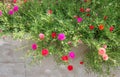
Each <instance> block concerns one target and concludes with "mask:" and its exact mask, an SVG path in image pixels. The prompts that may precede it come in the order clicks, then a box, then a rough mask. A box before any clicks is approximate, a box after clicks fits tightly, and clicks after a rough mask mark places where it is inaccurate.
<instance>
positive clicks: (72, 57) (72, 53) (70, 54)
mask: <svg viewBox="0 0 120 77" xmlns="http://www.w3.org/2000/svg"><path fill="white" fill-rule="evenodd" d="M69 57H70V58H71V59H74V58H75V53H74V52H73V51H71V52H69Z"/></svg>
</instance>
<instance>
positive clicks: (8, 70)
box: [0, 63, 25, 77]
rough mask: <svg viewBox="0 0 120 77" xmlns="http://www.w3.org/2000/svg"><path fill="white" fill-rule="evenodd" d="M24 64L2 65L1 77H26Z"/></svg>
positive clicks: (0, 67)
mask: <svg viewBox="0 0 120 77" xmlns="http://www.w3.org/2000/svg"><path fill="white" fill-rule="evenodd" d="M24 67H25V64H24V63H0V77H25V68H24Z"/></svg>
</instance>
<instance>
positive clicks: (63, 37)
mask: <svg viewBox="0 0 120 77" xmlns="http://www.w3.org/2000/svg"><path fill="white" fill-rule="evenodd" d="M65 38H66V37H65V34H64V33H60V34H58V40H60V41H63V40H65Z"/></svg>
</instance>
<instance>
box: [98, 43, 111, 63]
mask: <svg viewBox="0 0 120 77" xmlns="http://www.w3.org/2000/svg"><path fill="white" fill-rule="evenodd" d="M106 48H107V45H104V46H103V47H102V48H99V50H98V54H99V55H100V56H102V58H103V60H105V61H106V60H108V58H109V57H108V55H107V53H106Z"/></svg>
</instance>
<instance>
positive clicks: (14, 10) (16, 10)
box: [8, 5, 19, 15]
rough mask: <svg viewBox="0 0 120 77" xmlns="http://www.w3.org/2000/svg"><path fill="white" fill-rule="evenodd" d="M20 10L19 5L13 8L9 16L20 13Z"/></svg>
mask: <svg viewBox="0 0 120 77" xmlns="http://www.w3.org/2000/svg"><path fill="white" fill-rule="evenodd" d="M18 10H19V7H18V6H17V5H15V6H14V7H13V9H10V10H9V12H8V14H9V15H13V14H14V13H15V12H18Z"/></svg>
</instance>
